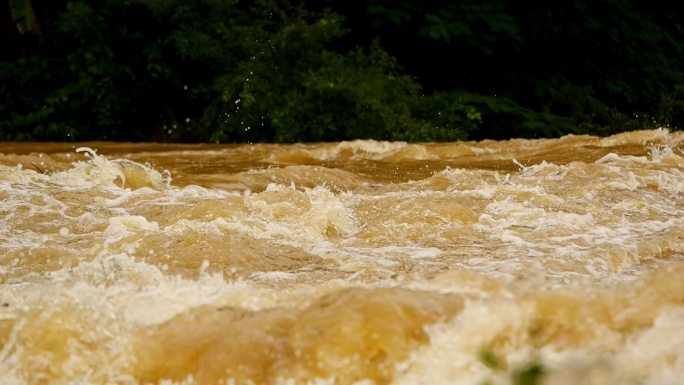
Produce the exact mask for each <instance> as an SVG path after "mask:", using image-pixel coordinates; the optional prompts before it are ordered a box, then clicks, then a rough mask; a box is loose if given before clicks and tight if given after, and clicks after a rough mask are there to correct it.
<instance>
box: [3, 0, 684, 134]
mask: <svg viewBox="0 0 684 385" xmlns="http://www.w3.org/2000/svg"><path fill="white" fill-rule="evenodd" d="M0 17H2V19H3V21H4V22H5V23H3V24H4V25H5V28H4V29H3V31H2V33H1V35H0V139H2V140H92V139H100V140H134V141H141V140H146V141H149V140H154V141H215V142H250V141H273V142H294V141H333V140H346V139H354V138H376V139H388V140H409V141H444V140H456V139H468V138H470V139H482V138H497V139H500V138H509V137H550V136H558V135H563V134H568V133H578V134H579V133H592V134H600V135H601V134H610V133H614V132H619V131H624V130H631V129H641V128H650V127H656V126H666V127H671V128H680V127H681V126H682V125H683V124H684V27H683V24H682V16H681V14H680V13H679V12H678V10H677V6H676V5H664V4H661V5H658V6H654V5H653V4H650V3H646V2H640V1H636V0H621V1H619V0H600V1H588V0H587V1H579V0H578V1H573V2H532V3H530V2H515V1H504V0H484V1H475V0H468V1H431V2H413V1H407V0H387V1H378V0H364V1H356V2H350V1H345V0H328V1H324V2H321V1H300V2H297V1H276V0H259V1H239V0H89V1H85V0H81V1H64V0H51V1H47V0H33V1H29V0H8V1H7V2H2V3H0Z"/></svg>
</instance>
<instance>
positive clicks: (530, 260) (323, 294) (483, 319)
mask: <svg viewBox="0 0 684 385" xmlns="http://www.w3.org/2000/svg"><path fill="white" fill-rule="evenodd" d="M95 151H97V153H96V152H95ZM0 186H1V188H0V211H1V213H2V214H1V216H0V220H1V221H2V226H0V384H147V383H151V384H158V383H162V384H175V383H181V384H248V383H253V384H282V385H284V384H319V385H321V384H359V385H360V384H366V385H367V384H373V383H375V384H378V385H379V384H402V385H412V384H426V385H427V384H430V385H432V384H435V385H439V384H473V385H479V384H492V385H499V384H501V385H503V384H529V383H531V382H524V381H525V378H527V379H529V378H532V377H534V376H535V374H540V373H541V377H539V379H540V380H541V382H539V383H544V384H556V385H561V384H562V385H570V384H573V385H574V384H595V385H598V384H658V385H665V384H668V385H670V384H671V385H674V384H681V383H682V378H684V133H682V132H673V133H668V132H667V131H664V130H656V131H640V132H632V133H625V134H620V135H616V136H612V137H608V138H595V137H588V136H568V137H564V138H561V139H556V140H512V141H506V142H495V141H484V142H478V143H474V142H464V143H449V144H405V143H387V142H375V141H354V142H343V143H331V144H311V145H240V146H218V145H157V144H112V143H87V144H79V145H72V144H40V143H25V144H16V143H5V144H0Z"/></svg>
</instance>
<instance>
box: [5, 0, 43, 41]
mask: <svg viewBox="0 0 684 385" xmlns="http://www.w3.org/2000/svg"><path fill="white" fill-rule="evenodd" d="M9 7H10V11H11V12H12V21H13V22H14V23H15V24H16V25H17V30H19V33H21V34H25V33H32V34H34V35H38V36H41V35H42V31H41V29H40V26H39V25H38V21H37V20H36V14H35V12H33V5H32V4H31V0H9Z"/></svg>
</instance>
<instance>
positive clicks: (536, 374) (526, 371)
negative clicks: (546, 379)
mask: <svg viewBox="0 0 684 385" xmlns="http://www.w3.org/2000/svg"><path fill="white" fill-rule="evenodd" d="M545 373H546V370H545V369H544V367H543V366H542V365H541V364H538V363H533V364H530V365H528V366H526V367H524V368H522V369H520V370H518V371H516V373H515V374H514V375H513V384H515V385H538V384H539V383H540V381H541V379H542V377H543V376H544V374H545Z"/></svg>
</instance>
